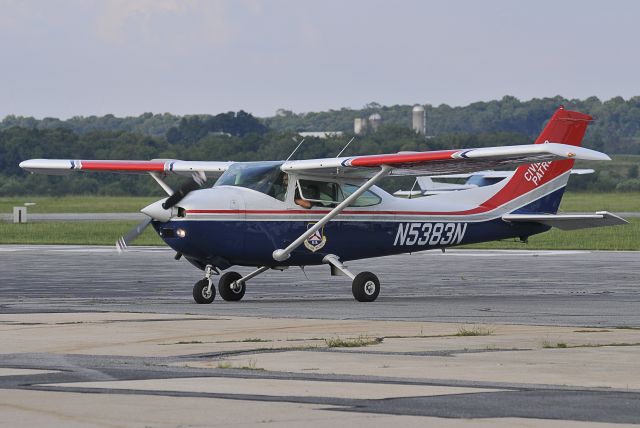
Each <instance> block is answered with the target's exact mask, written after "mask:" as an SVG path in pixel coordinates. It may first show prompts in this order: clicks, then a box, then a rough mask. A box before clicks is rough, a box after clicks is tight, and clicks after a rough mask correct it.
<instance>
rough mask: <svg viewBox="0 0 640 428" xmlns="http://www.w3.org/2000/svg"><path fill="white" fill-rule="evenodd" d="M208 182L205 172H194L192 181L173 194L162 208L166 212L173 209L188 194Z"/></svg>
mask: <svg viewBox="0 0 640 428" xmlns="http://www.w3.org/2000/svg"><path fill="white" fill-rule="evenodd" d="M206 180H207V177H206V176H205V175H204V172H202V171H196V172H194V173H193V174H192V175H191V180H189V181H187V182H186V183H184V184H183V185H182V186H180V188H179V189H178V190H176V191H175V192H173V194H172V195H171V196H169V197H168V198H167V200H166V201H164V203H163V204H162V208H164V209H165V210H168V209H171V208H173V207H174V206H175V205H176V204H177V203H178V202H180V201H181V200H182V198H184V197H185V196H187V194H189V193H190V192H192V191H194V190H197V189H199V188H200V187H202V185H203V184H204V182H205V181H206Z"/></svg>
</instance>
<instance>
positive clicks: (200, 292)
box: [193, 279, 216, 304]
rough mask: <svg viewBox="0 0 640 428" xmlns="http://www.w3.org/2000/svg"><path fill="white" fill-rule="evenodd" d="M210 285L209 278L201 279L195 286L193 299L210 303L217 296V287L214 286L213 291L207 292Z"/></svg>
mask: <svg viewBox="0 0 640 428" xmlns="http://www.w3.org/2000/svg"><path fill="white" fill-rule="evenodd" d="M208 286H209V281H208V280H207V279H201V280H200V281H198V282H196V284H195V285H194V286H193V300H195V301H196V303H198V304H208V303H211V302H213V299H215V298H216V288H215V287H213V286H212V287H211V293H210V294H209V295H207V294H206V290H207V287H208Z"/></svg>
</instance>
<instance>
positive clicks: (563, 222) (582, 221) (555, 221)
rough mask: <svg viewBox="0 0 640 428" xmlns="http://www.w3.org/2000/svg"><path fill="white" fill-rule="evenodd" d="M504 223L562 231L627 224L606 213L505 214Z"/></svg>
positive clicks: (623, 220)
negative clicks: (548, 227)
mask: <svg viewBox="0 0 640 428" xmlns="http://www.w3.org/2000/svg"><path fill="white" fill-rule="evenodd" d="M502 219H503V220H504V221H508V222H512V223H522V222H526V223H541V224H545V225H547V226H551V227H556V228H558V229H562V230H576V229H586V228H590V227H603V226H616V225H620V224H628V223H629V222H628V221H626V220H625V219H623V218H622V217H619V216H617V215H615V214H611V213H610V212H608V211H598V212H596V213H594V214H505V215H503V216H502Z"/></svg>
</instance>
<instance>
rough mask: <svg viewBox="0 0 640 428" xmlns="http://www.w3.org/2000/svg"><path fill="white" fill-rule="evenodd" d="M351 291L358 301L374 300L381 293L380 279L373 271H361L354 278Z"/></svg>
mask: <svg viewBox="0 0 640 428" xmlns="http://www.w3.org/2000/svg"><path fill="white" fill-rule="evenodd" d="M351 291H352V292H353V297H355V298H356V300H357V301H358V302H373V301H374V300H376V298H377V297H378V294H380V281H379V280H378V277H377V276H375V275H374V274H372V273H371V272H360V273H359V274H357V275H356V277H355V278H354V279H353V283H352V284H351Z"/></svg>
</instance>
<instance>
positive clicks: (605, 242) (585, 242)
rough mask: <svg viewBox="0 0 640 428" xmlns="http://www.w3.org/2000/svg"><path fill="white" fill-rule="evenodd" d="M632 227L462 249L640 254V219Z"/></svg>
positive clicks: (551, 234)
mask: <svg viewBox="0 0 640 428" xmlns="http://www.w3.org/2000/svg"><path fill="white" fill-rule="evenodd" d="M628 221H629V223H630V224H625V225H620V226H609V227H597V228H592V229H582V230H571V231H564V230H558V229H551V230H550V231H548V232H545V233H541V234H539V235H534V236H532V237H530V238H529V243H527V244H524V243H522V242H520V241H519V240H517V239H514V240H505V241H493V242H484V243H480V244H470V245H463V246H461V247H459V248H466V249H476V248H478V249H479V248H482V249H494V250H495V249H507V250H508V249H512V250H513V249H516V250H614V251H623V250H640V218H630V219H628Z"/></svg>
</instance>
